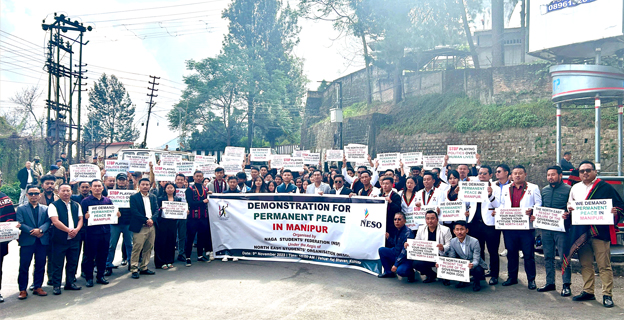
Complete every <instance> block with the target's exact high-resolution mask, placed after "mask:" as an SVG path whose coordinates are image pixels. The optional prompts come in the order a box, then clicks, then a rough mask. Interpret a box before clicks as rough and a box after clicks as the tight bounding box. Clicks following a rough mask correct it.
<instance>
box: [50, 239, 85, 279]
mask: <svg viewBox="0 0 624 320" xmlns="http://www.w3.org/2000/svg"><path fill="white" fill-rule="evenodd" d="M79 255H80V239H77V238H74V239H71V240H67V242H66V243H57V242H54V241H52V263H53V264H54V265H53V267H52V286H54V287H60V286H61V279H62V277H63V264H65V260H67V264H65V285H70V284H72V283H74V277H75V276H76V269H77V268H78V257H79ZM92 274H93V273H92Z"/></svg>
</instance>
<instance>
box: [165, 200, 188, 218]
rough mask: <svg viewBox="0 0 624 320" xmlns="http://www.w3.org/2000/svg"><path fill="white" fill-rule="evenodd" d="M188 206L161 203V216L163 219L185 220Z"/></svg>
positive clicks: (175, 203)
mask: <svg viewBox="0 0 624 320" xmlns="http://www.w3.org/2000/svg"><path fill="white" fill-rule="evenodd" d="M187 212H188V206H187V205H186V203H184V202H176V201H163V203H162V214H163V218H165V219H186V214H187Z"/></svg>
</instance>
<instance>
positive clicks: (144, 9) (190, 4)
mask: <svg viewBox="0 0 624 320" xmlns="http://www.w3.org/2000/svg"><path fill="white" fill-rule="evenodd" d="M211 2H219V1H202V2H194V3H187V4H177V5H172V6H164V7H153V8H143V9H130V10H122V11H110V12H102V13H87V14H80V15H78V16H80V17H86V16H95V15H104V14H112V13H125V12H133V11H146V10H156V9H166V8H175V7H185V6H193V5H198V4H206V3H211Z"/></svg>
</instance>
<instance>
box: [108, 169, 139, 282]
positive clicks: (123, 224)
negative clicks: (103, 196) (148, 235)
mask: <svg viewBox="0 0 624 320" xmlns="http://www.w3.org/2000/svg"><path fill="white" fill-rule="evenodd" d="M116 185H117V187H116V188H115V189H114V190H127V188H128V176H127V175H126V174H125V173H120V174H118V175H117V177H116ZM109 191H110V190H109ZM119 212H120V213H121V216H120V217H119V219H118V220H117V224H111V226H110V229H111V238H110V244H109V246H108V258H106V272H105V273H104V275H105V276H107V277H108V276H110V275H111V274H113V268H115V266H114V265H113V260H115V251H117V243H119V236H120V235H122V234H123V243H122V245H121V257H122V261H121V265H122V266H125V265H127V264H128V262H127V259H128V257H129V256H131V255H132V232H130V215H131V213H130V208H119Z"/></svg>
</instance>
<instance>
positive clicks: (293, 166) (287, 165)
mask: <svg viewBox="0 0 624 320" xmlns="http://www.w3.org/2000/svg"><path fill="white" fill-rule="evenodd" d="M283 160H284V170H286V169H289V170H290V171H293V172H299V171H303V165H304V163H303V158H284V159H283ZM271 164H272V163H271Z"/></svg>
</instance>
